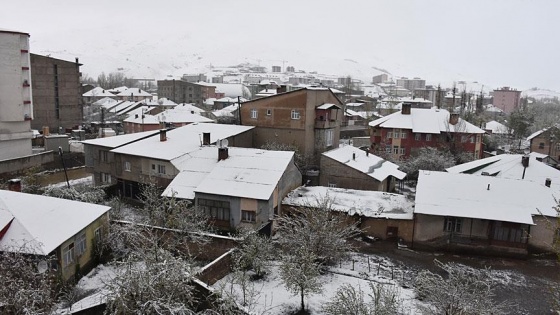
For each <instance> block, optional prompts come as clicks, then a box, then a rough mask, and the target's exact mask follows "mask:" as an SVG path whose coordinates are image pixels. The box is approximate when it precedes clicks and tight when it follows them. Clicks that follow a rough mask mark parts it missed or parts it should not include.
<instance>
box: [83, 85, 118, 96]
mask: <svg viewBox="0 0 560 315" xmlns="http://www.w3.org/2000/svg"><path fill="white" fill-rule="evenodd" d="M82 96H86V97H88V96H94V97H101V96H104V97H115V94H113V93H111V92H109V91H108V90H105V89H103V88H101V87H94V88H93V89H91V90H89V91H87V92H85V93H84V94H82Z"/></svg>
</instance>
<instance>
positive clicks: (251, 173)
mask: <svg viewBox="0 0 560 315" xmlns="http://www.w3.org/2000/svg"><path fill="white" fill-rule="evenodd" d="M172 163H173V165H174V166H175V167H176V168H177V169H179V170H180V173H179V174H177V176H176V177H175V178H174V179H173V181H172V182H171V183H170V184H169V185H168V186H167V188H166V189H165V191H164V192H163V195H164V196H168V197H171V196H174V197H176V198H181V199H189V200H192V201H194V203H195V204H196V205H197V206H199V207H201V208H203V209H205V210H206V211H207V213H208V215H209V216H210V217H212V219H213V223H214V225H215V226H216V227H219V228H222V229H232V228H238V227H251V228H258V227H260V226H262V225H263V224H266V223H268V222H271V221H273V219H274V216H276V215H280V214H281V213H282V205H281V201H282V198H284V197H285V196H286V195H287V194H288V192H290V191H291V190H293V189H294V188H296V187H298V186H299V185H301V173H300V172H299V170H298V169H297V167H296V166H295V164H294V152H289V151H267V150H261V149H251V148H235V147H228V146H227V145H225V143H224V142H223V141H220V142H219V144H218V145H217V146H214V145H204V146H202V147H199V148H197V149H196V150H193V151H191V152H190V153H189V154H187V155H184V156H182V157H179V158H177V159H175V160H173V161H172Z"/></svg>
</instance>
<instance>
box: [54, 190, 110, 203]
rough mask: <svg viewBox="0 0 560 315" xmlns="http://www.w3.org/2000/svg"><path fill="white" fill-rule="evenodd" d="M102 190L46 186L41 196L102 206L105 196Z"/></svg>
mask: <svg viewBox="0 0 560 315" xmlns="http://www.w3.org/2000/svg"><path fill="white" fill-rule="evenodd" d="M103 188H104V187H103V186H78V187H70V188H68V187H66V186H63V187H56V186H48V187H47V188H45V191H44V192H43V195H45V196H50V197H56V198H62V199H68V200H76V201H81V202H88V203H95V204H103V201H104V199H105V195H106V194H105V191H104V190H103Z"/></svg>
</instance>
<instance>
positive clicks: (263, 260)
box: [234, 231, 274, 279]
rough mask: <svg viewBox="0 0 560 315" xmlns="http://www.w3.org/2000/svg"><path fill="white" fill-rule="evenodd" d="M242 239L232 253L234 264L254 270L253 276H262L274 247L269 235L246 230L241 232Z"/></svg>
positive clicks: (267, 268) (267, 266)
mask: <svg viewBox="0 0 560 315" xmlns="http://www.w3.org/2000/svg"><path fill="white" fill-rule="evenodd" d="M242 235H243V240H242V241H241V245H240V246H239V248H238V251H237V253H235V254H234V261H235V265H236V266H238V267H239V268H240V269H244V270H248V269H251V270H253V271H254V272H255V276H254V278H256V279H260V278H262V277H264V276H265V275H266V274H267V273H268V271H269V269H270V267H269V266H270V264H269V260H270V259H271V257H272V253H273V251H274V248H273V246H272V241H271V240H270V238H269V237H267V236H264V235H259V234H258V233H257V232H255V231H248V232H245V233H243V234H242Z"/></svg>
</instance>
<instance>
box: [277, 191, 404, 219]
mask: <svg viewBox="0 0 560 315" xmlns="http://www.w3.org/2000/svg"><path fill="white" fill-rule="evenodd" d="M325 198H328V199H329V200H330V201H331V202H332V209H333V210H336V211H342V212H346V213H348V215H355V214H356V215H361V216H365V217H370V218H382V219H404V220H412V217H413V209H414V204H413V202H412V201H410V200H408V199H407V198H406V196H404V195H399V194H392V193H386V192H381V191H367V190H353V189H343V188H329V187H323V186H312V187H305V186H302V187H299V188H297V189H295V190H293V191H291V192H290V193H289V194H288V195H287V196H286V197H285V198H284V200H282V204H283V205H290V206H304V207H305V206H311V207H316V206H318V205H319V203H320V202H321V201H322V200H324V199H325Z"/></svg>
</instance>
